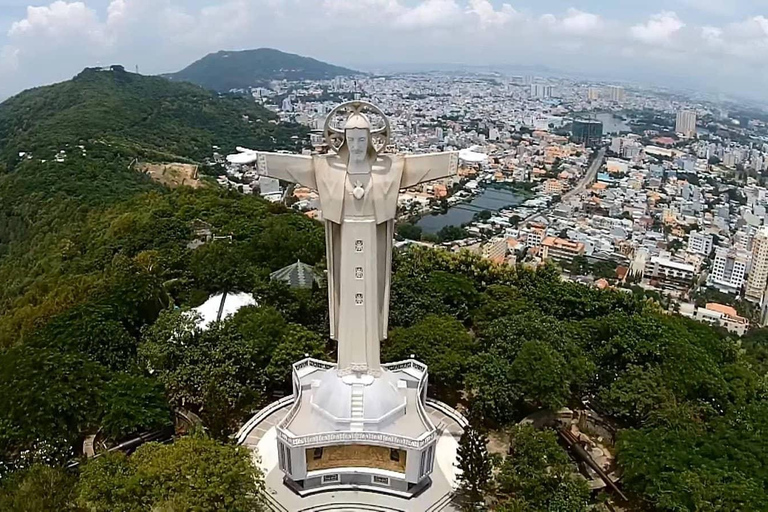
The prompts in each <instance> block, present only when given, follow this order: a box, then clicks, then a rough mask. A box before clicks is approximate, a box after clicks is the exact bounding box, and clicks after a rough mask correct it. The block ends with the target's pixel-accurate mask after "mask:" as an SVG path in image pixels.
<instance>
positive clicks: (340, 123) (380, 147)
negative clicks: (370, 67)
mask: <svg viewBox="0 0 768 512" xmlns="http://www.w3.org/2000/svg"><path fill="white" fill-rule="evenodd" d="M369 116H373V117H369ZM353 128H361V129H367V130H368V131H369V132H370V134H371V144H372V146H373V147H374V149H375V151H376V152H377V153H378V152H382V151H384V149H385V148H386V147H387V145H389V137H390V135H391V129H390V126H389V119H387V116H386V115H384V112H382V111H381V109H379V108H378V107H377V106H376V105H373V104H371V103H368V102H366V101H348V102H346V103H342V104H341V105H339V106H337V107H336V108H334V109H333V110H331V112H330V113H329V114H328V117H327V118H326V119H325V130H324V135H325V142H326V144H327V145H328V148H329V149H330V150H331V151H334V152H336V153H340V152H342V148H343V146H344V140H345V136H346V133H345V130H347V129H353Z"/></svg>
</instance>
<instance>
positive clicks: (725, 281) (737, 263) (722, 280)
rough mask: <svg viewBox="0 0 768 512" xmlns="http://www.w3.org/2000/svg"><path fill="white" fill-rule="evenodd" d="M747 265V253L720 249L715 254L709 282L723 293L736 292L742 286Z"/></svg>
mask: <svg viewBox="0 0 768 512" xmlns="http://www.w3.org/2000/svg"><path fill="white" fill-rule="evenodd" d="M748 263H749V253H746V252H743V251H739V250H736V249H731V250H728V249H725V248H722V247H720V248H718V249H717V252H716V254H715V262H714V264H713V265H712V272H710V274H709V282H710V283H711V284H713V285H715V286H717V287H718V288H721V289H723V288H724V289H725V291H730V292H733V291H735V292H738V291H739V290H741V287H742V286H743V285H744V277H745V276H746V274H747V265H748Z"/></svg>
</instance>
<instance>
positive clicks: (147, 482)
mask: <svg viewBox="0 0 768 512" xmlns="http://www.w3.org/2000/svg"><path fill="white" fill-rule="evenodd" d="M263 486H264V480H263V475H262V473H261V471H260V470H259V469H258V468H257V467H256V466H255V465H254V464H253V460H252V454H251V452H250V451H249V450H248V449H246V448H243V447H240V446H232V445H225V444H220V443H217V442H216V441H213V440H210V439H202V438H194V437H185V438H182V439H179V440H177V441H176V442H175V443H173V444H171V445H167V446H166V445H161V444H157V443H149V444H146V445H143V446H141V447H139V449H138V450H136V452H135V453H134V454H133V455H132V456H130V457H128V456H126V455H124V454H122V453H120V452H113V453H109V454H106V455H104V456H103V457H100V458H98V459H93V460H91V461H89V462H88V463H87V464H85V466H84V467H83V468H82V473H81V477H80V482H79V484H78V487H77V489H78V501H79V503H80V504H82V506H83V507H85V508H86V509H87V510H90V511H93V512H143V511H145V510H173V511H182V510H199V511H200V512H254V511H261V510H264V508H263V506H262V504H261V503H260V498H259V494H260V492H261V491H262V490H263Z"/></svg>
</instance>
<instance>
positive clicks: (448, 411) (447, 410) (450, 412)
mask: <svg viewBox="0 0 768 512" xmlns="http://www.w3.org/2000/svg"><path fill="white" fill-rule="evenodd" d="M427 405H428V406H430V407H432V408H433V409H437V410H438V411H440V412H442V413H443V414H445V415H446V416H448V417H449V418H451V419H452V420H453V421H455V422H456V423H458V424H459V426H460V427H461V428H466V427H467V425H469V421H467V419H466V418H465V417H464V415H463V414H461V413H460V412H459V411H457V410H456V409H454V408H453V407H451V406H450V405H448V404H444V403H443V402H439V401H437V400H435V399H434V398H427Z"/></svg>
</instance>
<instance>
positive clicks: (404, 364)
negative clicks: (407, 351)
mask: <svg viewBox="0 0 768 512" xmlns="http://www.w3.org/2000/svg"><path fill="white" fill-rule="evenodd" d="M381 366H382V367H383V368H386V369H387V370H389V371H391V372H396V371H398V370H405V369H407V368H415V369H417V370H419V371H420V372H422V373H424V372H426V371H427V365H425V364H423V363H420V362H418V361H416V360H414V359H406V360H405V361H398V362H396V363H386V364H383V365H381Z"/></svg>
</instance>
